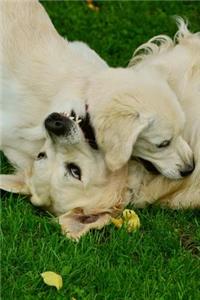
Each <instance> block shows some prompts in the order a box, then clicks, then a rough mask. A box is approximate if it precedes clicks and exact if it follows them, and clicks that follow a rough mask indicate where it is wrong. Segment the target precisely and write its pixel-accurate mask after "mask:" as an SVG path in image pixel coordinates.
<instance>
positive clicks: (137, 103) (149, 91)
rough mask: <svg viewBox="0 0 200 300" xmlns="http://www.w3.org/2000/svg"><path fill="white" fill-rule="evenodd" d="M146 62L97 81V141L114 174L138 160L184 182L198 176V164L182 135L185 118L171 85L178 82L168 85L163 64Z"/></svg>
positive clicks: (91, 93) (93, 100) (91, 97)
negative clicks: (183, 178)
mask: <svg viewBox="0 0 200 300" xmlns="http://www.w3.org/2000/svg"><path fill="white" fill-rule="evenodd" d="M177 55H179V54H177ZM185 55H186V54H183V60H184V56H185ZM158 59H160V60H161V57H159V58H158ZM173 59H174V64H173V65H174V69H175V70H172V71H171V72H172V76H178V77H179V76H180V75H179V74H180V73H181V72H182V70H179V69H178V70H177V69H176V63H175V62H176V59H177V58H176V56H174V57H173ZM190 59H191V58H190ZM151 60H152V58H149V61H150V62H151ZM146 61H147V60H145V62H141V63H138V64H137V65H136V66H135V67H134V69H133V70H131V69H120V68H119V69H111V68H110V69H105V70H103V71H102V72H101V73H98V74H96V76H93V78H92V81H91V84H90V86H89V89H88V93H87V99H88V100H87V101H88V104H89V107H90V113H91V118H92V122H93V124H94V127H95V130H96V136H97V141H98V144H99V146H100V147H101V149H102V150H103V151H104V152H105V158H106V162H107V164H108V166H109V168H110V169H111V170H117V169H119V168H121V167H122V166H123V165H124V164H126V163H127V161H128V160H129V159H130V158H131V156H134V157H139V158H142V159H144V160H147V161H149V162H151V163H152V164H153V165H154V167H155V168H156V169H157V170H158V171H159V172H160V173H161V174H163V175H164V176H166V177H168V178H170V179H180V178H182V177H184V176H187V175H189V174H190V173H191V172H192V171H193V169H194V163H193V153H192V151H191V149H190V147H189V145H188V143H187V142H186V141H185V139H184V138H183V136H182V135H183V128H184V125H185V115H184V112H183V109H182V107H181V104H180V102H179V99H178V97H179V95H178V94H177V93H176V91H175V90H174V88H173V86H172V85H174V84H178V83H176V82H172V83H171V82H169V80H168V78H167V76H168V74H166V72H164V71H163V67H162V63H161V64H159V63H157V64H156V65H155V64H153V63H152V64H150V63H146ZM190 62H191V61H190ZM168 63H169V62H168ZM181 63H182V62H181ZM169 64H170V63H169ZM182 68H183V66H182ZM173 72H176V73H175V74H174V75H173ZM173 80H174V79H173V78H172V81H173ZM96 91H98V93H96Z"/></svg>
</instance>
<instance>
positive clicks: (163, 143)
mask: <svg viewBox="0 0 200 300" xmlns="http://www.w3.org/2000/svg"><path fill="white" fill-rule="evenodd" d="M170 143H171V140H165V141H163V142H162V143H161V144H159V145H156V146H157V148H164V147H167V146H169V145H170Z"/></svg>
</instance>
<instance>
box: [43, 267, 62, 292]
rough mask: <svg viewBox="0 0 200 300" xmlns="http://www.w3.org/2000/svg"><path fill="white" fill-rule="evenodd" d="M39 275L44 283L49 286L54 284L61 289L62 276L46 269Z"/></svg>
mask: <svg viewBox="0 0 200 300" xmlns="http://www.w3.org/2000/svg"><path fill="white" fill-rule="evenodd" d="M41 276H42V278H43V280H44V283H46V284H47V285H50V286H55V287H56V288H57V290H59V289H61V287H62V286H63V281H62V277H61V276H60V275H59V274H57V273H55V272H51V271H47V272H44V273H41Z"/></svg>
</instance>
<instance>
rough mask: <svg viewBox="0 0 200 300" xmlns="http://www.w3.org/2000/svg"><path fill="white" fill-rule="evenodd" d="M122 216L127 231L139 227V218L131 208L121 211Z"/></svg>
mask: <svg viewBox="0 0 200 300" xmlns="http://www.w3.org/2000/svg"><path fill="white" fill-rule="evenodd" d="M123 217H124V223H125V227H126V228H127V231H128V232H132V231H134V230H136V229H138V228H139V227H140V219H139V217H138V215H137V214H136V213H135V212H134V211H133V210H131V209H125V210H124V211H123Z"/></svg>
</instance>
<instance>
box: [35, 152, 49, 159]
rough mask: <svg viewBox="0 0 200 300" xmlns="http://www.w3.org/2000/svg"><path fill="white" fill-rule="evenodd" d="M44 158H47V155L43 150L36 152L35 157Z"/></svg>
mask: <svg viewBox="0 0 200 300" xmlns="http://www.w3.org/2000/svg"><path fill="white" fill-rule="evenodd" d="M44 158H47V155H46V153H45V152H40V153H39V154H38V156H37V159H38V160H39V159H44Z"/></svg>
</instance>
